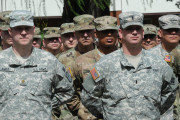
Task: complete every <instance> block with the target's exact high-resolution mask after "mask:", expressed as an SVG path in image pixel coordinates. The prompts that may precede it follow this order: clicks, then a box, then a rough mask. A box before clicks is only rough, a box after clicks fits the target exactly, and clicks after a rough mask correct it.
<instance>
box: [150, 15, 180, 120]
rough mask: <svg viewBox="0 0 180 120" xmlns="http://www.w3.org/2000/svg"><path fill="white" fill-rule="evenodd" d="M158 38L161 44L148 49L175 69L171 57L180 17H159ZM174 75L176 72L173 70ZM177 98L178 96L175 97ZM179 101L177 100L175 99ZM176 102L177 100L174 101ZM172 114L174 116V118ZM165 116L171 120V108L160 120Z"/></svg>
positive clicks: (176, 38) (177, 40) (178, 34)
mask: <svg viewBox="0 0 180 120" xmlns="http://www.w3.org/2000/svg"><path fill="white" fill-rule="evenodd" d="M158 20H159V26H160V30H159V33H158V34H159V36H160V38H161V44H159V45H157V46H156V47H154V48H152V49H150V52H152V53H154V54H157V55H159V56H161V57H162V58H163V59H164V60H165V61H166V62H167V63H168V64H169V65H170V66H172V67H173V68H175V66H174V65H175V64H174V57H173V55H172V50H173V49H175V48H176V46H177V45H178V44H179V40H180V30H179V29H180V17H178V16H177V15H163V16H161V17H159V19H158ZM174 72H175V74H177V73H176V70H175V69H174ZM177 97H178V96H177ZM177 99H179V98H177ZM176 101H177V100H176ZM176 103H177V102H175V106H174V107H175V110H174V112H175V114H177V112H176V111H178V108H177V104H176ZM175 114H174V116H176V115H175ZM167 116H168V117H169V118H171V119H173V106H172V108H171V109H170V110H169V111H167V113H166V114H164V117H162V120H163V119H164V118H167Z"/></svg>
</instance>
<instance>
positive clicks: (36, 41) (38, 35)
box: [32, 27, 41, 48]
mask: <svg viewBox="0 0 180 120" xmlns="http://www.w3.org/2000/svg"><path fill="white" fill-rule="evenodd" d="M32 46H33V47H36V48H41V30H40V28H38V27H36V28H35V33H34V37H33V41H32Z"/></svg>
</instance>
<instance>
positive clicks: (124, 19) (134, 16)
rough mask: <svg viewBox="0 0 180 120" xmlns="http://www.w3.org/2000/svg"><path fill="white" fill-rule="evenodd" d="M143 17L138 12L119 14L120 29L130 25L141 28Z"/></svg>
mask: <svg viewBox="0 0 180 120" xmlns="http://www.w3.org/2000/svg"><path fill="white" fill-rule="evenodd" d="M143 19H144V15H143V14H142V13H140V12H135V11H131V12H123V13H120V14H119V21H120V25H121V28H123V29H124V28H126V27H128V26H131V25H138V26H141V27H143Z"/></svg>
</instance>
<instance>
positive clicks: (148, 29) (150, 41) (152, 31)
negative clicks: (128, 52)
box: [142, 24, 157, 50]
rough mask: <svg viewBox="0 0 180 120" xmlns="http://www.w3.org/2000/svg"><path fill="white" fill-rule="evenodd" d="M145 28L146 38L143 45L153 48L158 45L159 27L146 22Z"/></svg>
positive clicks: (145, 47) (146, 48)
mask: <svg viewBox="0 0 180 120" xmlns="http://www.w3.org/2000/svg"><path fill="white" fill-rule="evenodd" d="M143 29H144V38H143V41H142V47H143V48H144V49H145V50H148V49H151V48H153V47H154V46H156V45H157V42H156V37H157V28H156V26H155V25H152V24H145V25H144V26H143Z"/></svg>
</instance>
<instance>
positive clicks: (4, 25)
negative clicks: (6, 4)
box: [0, 11, 11, 31]
mask: <svg viewBox="0 0 180 120" xmlns="http://www.w3.org/2000/svg"><path fill="white" fill-rule="evenodd" d="M9 13H11V11H3V12H1V13H0V29H1V30H3V31H7V30H8V28H9Z"/></svg>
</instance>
